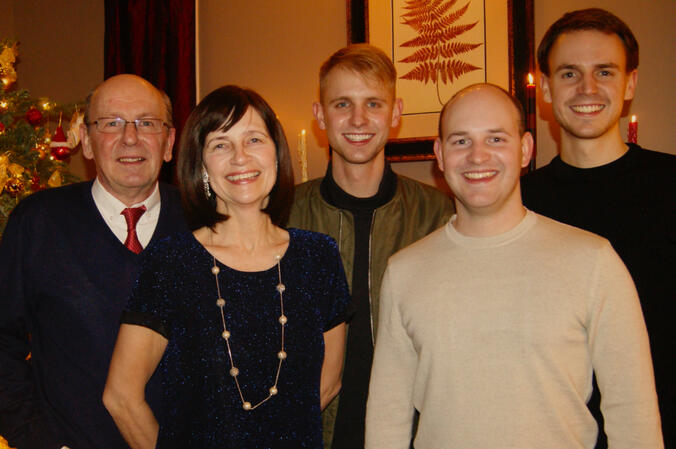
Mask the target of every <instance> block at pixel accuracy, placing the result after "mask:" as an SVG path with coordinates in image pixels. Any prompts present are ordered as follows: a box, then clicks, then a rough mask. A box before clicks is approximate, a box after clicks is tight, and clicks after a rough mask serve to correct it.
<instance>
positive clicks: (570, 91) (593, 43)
mask: <svg viewBox="0 0 676 449" xmlns="http://www.w3.org/2000/svg"><path fill="white" fill-rule="evenodd" d="M549 67H550V70H551V75H550V76H549V77H547V76H543V77H542V92H543V96H544V99H545V101H547V102H548V103H552V109H553V112H554V116H555V117H556V121H557V122H558V123H559V124H560V125H561V129H562V130H563V139H564V140H576V139H598V138H601V137H603V136H606V135H609V134H611V133H619V119H620V115H621V113H622V107H623V105H624V100H630V99H632V98H633V97H634V90H635V87H636V70H633V71H631V72H629V73H626V70H625V68H626V53H625V49H624V45H623V44H622V41H621V40H620V38H619V37H618V36H617V35H615V34H605V33H602V32H600V31H593V30H585V31H575V32H571V33H564V34H562V35H560V36H559V37H558V38H557V40H556V42H555V43H554V45H553V46H552V48H551V51H550V54H549Z"/></svg>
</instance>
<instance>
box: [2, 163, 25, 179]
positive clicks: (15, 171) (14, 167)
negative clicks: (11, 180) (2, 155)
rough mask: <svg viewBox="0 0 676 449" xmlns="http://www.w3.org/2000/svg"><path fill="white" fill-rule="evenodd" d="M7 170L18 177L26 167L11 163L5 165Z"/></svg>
mask: <svg viewBox="0 0 676 449" xmlns="http://www.w3.org/2000/svg"><path fill="white" fill-rule="evenodd" d="M7 171H8V172H9V174H10V175H12V176H14V177H16V178H18V177H20V176H21V175H22V174H23V172H24V171H26V169H25V168H23V167H22V166H21V165H20V164H15V163H11V164H9V166H8V167H7Z"/></svg>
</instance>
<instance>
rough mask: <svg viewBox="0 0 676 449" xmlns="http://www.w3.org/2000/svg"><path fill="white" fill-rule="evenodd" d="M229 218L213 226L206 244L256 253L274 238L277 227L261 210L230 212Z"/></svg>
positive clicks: (268, 244)
mask: <svg viewBox="0 0 676 449" xmlns="http://www.w3.org/2000/svg"><path fill="white" fill-rule="evenodd" d="M232 212H234V211H230V213H229V214H228V215H229V218H228V219H227V220H225V221H223V222H221V223H218V224H216V226H214V229H213V231H212V232H211V235H210V241H209V242H208V244H210V245H214V246H220V247H229V248H232V249H234V250H236V251H238V252H241V253H244V254H253V253H256V252H257V251H258V250H260V249H261V248H267V247H269V246H270V245H271V244H272V242H273V241H275V240H276V237H277V231H278V230H279V228H277V226H275V225H274V224H273V223H272V220H270V217H269V216H268V215H267V214H266V213H263V212H261V211H256V212H255V213H251V212H249V213H237V212H235V213H232Z"/></svg>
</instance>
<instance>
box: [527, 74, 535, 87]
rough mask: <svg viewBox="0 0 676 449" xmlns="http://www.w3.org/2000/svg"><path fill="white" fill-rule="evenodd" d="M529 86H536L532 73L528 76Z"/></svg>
mask: <svg viewBox="0 0 676 449" xmlns="http://www.w3.org/2000/svg"><path fill="white" fill-rule="evenodd" d="M528 85H529V86H533V85H535V79H534V78H533V74H532V73H529V74H528Z"/></svg>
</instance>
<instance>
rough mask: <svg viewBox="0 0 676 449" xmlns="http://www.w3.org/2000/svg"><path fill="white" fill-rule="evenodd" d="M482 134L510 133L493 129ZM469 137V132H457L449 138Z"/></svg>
mask: <svg viewBox="0 0 676 449" xmlns="http://www.w3.org/2000/svg"><path fill="white" fill-rule="evenodd" d="M482 132H486V133H488V134H509V131H507V130H506V129H505V128H491V129H486V130H484V131H482ZM467 135H469V132H468V131H456V132H453V133H450V134H449V135H448V137H464V136H467Z"/></svg>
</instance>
